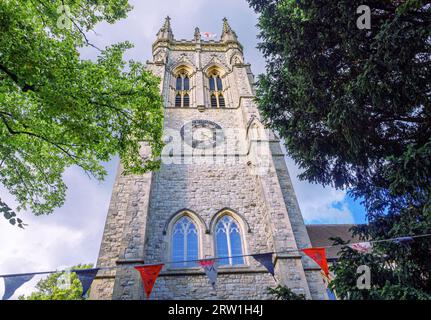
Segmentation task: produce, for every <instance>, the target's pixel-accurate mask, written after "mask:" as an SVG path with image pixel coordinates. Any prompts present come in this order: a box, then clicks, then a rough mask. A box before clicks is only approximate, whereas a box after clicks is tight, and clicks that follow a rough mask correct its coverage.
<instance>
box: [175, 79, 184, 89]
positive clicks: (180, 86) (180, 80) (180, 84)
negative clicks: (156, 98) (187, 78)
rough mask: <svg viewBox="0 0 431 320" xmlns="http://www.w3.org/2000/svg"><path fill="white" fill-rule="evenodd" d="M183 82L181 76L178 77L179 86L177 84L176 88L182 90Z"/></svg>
mask: <svg viewBox="0 0 431 320" xmlns="http://www.w3.org/2000/svg"><path fill="white" fill-rule="evenodd" d="M182 84H183V79H182V78H181V77H178V78H177V86H176V90H178V91H179V90H182Z"/></svg>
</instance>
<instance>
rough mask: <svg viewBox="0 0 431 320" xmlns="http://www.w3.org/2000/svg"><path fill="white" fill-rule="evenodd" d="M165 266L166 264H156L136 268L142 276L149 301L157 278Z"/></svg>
mask: <svg viewBox="0 0 431 320" xmlns="http://www.w3.org/2000/svg"><path fill="white" fill-rule="evenodd" d="M163 266H164V264H155V265H151V266H141V267H135V269H136V270H138V271H139V273H140V274H141V278H142V283H143V284H144V290H145V293H146V294H147V299H149V298H150V294H151V291H152V290H153V287H154V284H155V283H156V280H157V277H158V276H159V273H160V271H161V270H162V268H163Z"/></svg>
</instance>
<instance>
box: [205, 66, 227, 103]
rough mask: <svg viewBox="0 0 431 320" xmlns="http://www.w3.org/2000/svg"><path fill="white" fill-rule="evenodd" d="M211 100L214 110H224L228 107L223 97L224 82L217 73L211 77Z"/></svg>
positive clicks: (214, 72)
mask: <svg viewBox="0 0 431 320" xmlns="http://www.w3.org/2000/svg"><path fill="white" fill-rule="evenodd" d="M209 88H210V99H211V101H210V102H211V107H212V108H224V107H225V106H226V102H225V99H224V97H223V81H222V79H221V77H220V75H219V73H218V72H217V71H213V72H212V73H211V74H210V75H209Z"/></svg>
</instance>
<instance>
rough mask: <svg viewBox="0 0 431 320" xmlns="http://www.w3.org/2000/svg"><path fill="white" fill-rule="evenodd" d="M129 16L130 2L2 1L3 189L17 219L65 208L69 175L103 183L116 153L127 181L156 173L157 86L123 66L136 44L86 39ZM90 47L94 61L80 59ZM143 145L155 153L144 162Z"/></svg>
mask: <svg viewBox="0 0 431 320" xmlns="http://www.w3.org/2000/svg"><path fill="white" fill-rule="evenodd" d="M130 9H131V7H130V6H129V5H128V1H127V0H90V1H84V0H73V1H71V0H69V1H67V0H61V1H60V0H25V1H22V0H3V1H1V2H0V183H1V184H3V185H4V186H5V187H6V188H7V189H8V190H9V192H10V193H11V194H12V195H13V196H15V197H16V199H17V201H18V202H19V207H18V208H17V209H18V210H20V209H31V210H32V211H33V213H34V214H36V215H39V214H48V213H51V212H52V211H53V210H54V208H56V207H58V206H61V205H62V204H63V202H64V198H65V191H66V186H65V184H64V182H63V181H62V174H63V172H64V170H65V168H67V167H69V166H73V165H76V166H79V167H81V168H82V169H83V170H85V172H86V173H87V174H88V175H89V176H93V177H95V178H97V179H103V177H104V176H105V175H106V172H105V170H104V168H103V166H102V165H101V162H103V161H108V160H110V159H111V157H112V156H113V155H116V154H119V156H120V158H121V161H122V164H123V166H124V169H125V171H124V172H125V173H126V174H130V173H133V174H139V173H142V172H144V171H147V170H153V169H156V168H158V166H159V162H158V160H157V159H158V157H159V155H160V153H161V149H162V141H161V135H162V118H163V112H162V99H161V96H160V94H159V79H158V78H156V77H155V76H153V75H152V74H151V73H150V72H148V71H146V70H145V68H144V65H142V64H141V63H139V62H136V61H128V62H126V61H124V60H123V54H124V52H125V50H127V49H129V48H131V47H132V45H131V44H130V43H128V42H125V43H119V44H115V45H112V46H110V47H107V48H105V49H103V50H99V49H97V48H95V47H94V46H93V45H92V44H91V43H89V42H88V40H87V37H86V32H89V31H91V30H92V29H93V28H94V26H95V24H97V23H99V22H102V21H106V22H109V23H113V22H115V21H117V20H118V19H121V18H124V17H126V14H127V12H128V11H129V10H130ZM84 47H90V48H91V47H92V49H94V50H95V52H96V53H97V59H96V60H95V61H90V60H83V59H81V58H80V54H79V50H80V49H81V48H84ZM142 141H145V142H146V143H148V144H149V145H150V146H151V147H152V154H151V155H149V156H148V157H146V158H143V157H142V156H141V155H140V143H141V142H142ZM1 208H2V209H3V211H5V210H7V207H6V206H5V204H4V203H3V202H2V207H1ZM9 221H12V220H10V219H9Z"/></svg>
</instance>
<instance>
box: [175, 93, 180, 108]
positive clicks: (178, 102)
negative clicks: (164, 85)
mask: <svg viewBox="0 0 431 320" xmlns="http://www.w3.org/2000/svg"><path fill="white" fill-rule="evenodd" d="M175 107H181V95H180V94H177V95H176V97H175Z"/></svg>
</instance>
